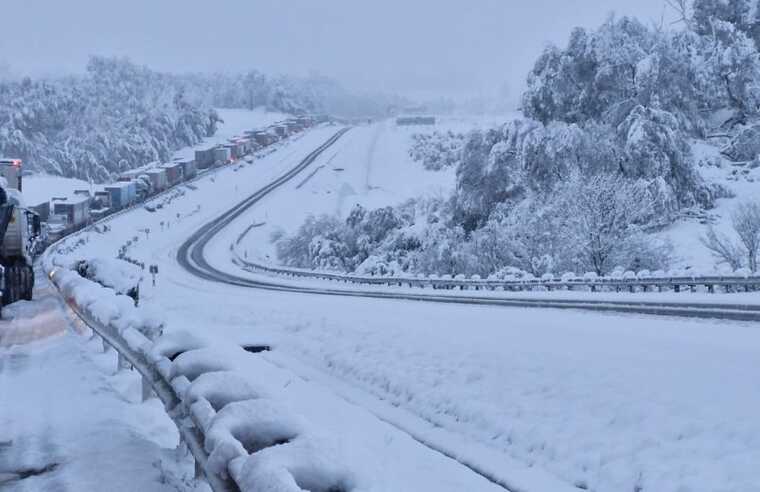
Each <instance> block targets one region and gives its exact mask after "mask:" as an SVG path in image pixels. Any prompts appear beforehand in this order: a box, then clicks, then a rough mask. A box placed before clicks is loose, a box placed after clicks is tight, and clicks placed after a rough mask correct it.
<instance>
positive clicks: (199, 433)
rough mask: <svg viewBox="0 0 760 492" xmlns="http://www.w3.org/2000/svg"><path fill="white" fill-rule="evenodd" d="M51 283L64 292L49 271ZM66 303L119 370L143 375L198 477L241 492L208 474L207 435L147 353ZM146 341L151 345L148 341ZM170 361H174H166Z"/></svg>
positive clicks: (146, 390)
mask: <svg viewBox="0 0 760 492" xmlns="http://www.w3.org/2000/svg"><path fill="white" fill-rule="evenodd" d="M48 275H49V277H50V280H51V282H52V283H53V285H55V287H56V289H58V290H59V292H60V285H59V284H58V283H57V282H56V271H55V270H53V271H51V272H48ZM64 300H65V301H66V304H67V305H68V306H69V307H70V308H71V310H72V311H73V312H74V314H76V316H77V317H78V318H79V319H80V320H82V322H83V323H85V324H86V325H87V326H88V327H89V328H90V329H91V330H92V331H93V333H95V334H97V335H98V336H99V337H100V338H101V339H102V340H103V347H104V349H105V348H107V347H111V348H113V349H114V350H115V351H116V353H117V354H118V361H117V370H119V369H124V368H125V367H132V368H134V369H135V370H136V371H137V372H139V373H140V376H141V379H142V398H143V401H145V400H146V399H148V398H150V397H151V395H152V394H155V395H156V396H157V397H158V398H159V399H160V400H161V402H162V403H163V405H164V409H165V410H166V413H167V415H169V417H170V418H171V419H172V421H173V422H174V424H175V426H176V427H177V430H178V431H179V434H180V438H181V440H182V442H183V443H185V445H186V446H187V448H188V450H189V451H190V452H191V454H192V455H193V459H194V460H195V470H196V478H200V477H203V478H204V479H205V480H206V481H207V482H208V484H209V486H210V487H211V489H212V490H213V491H214V492H239V490H240V489H239V488H238V486H237V484H236V483H235V482H234V481H232V480H230V479H224V478H222V477H220V476H218V475H215V474H212V473H208V472H207V467H206V465H207V463H208V459H209V455H208V453H207V452H206V450H205V449H204V440H205V437H204V434H203V430H202V429H200V428H199V427H198V426H197V425H196V423H195V421H194V420H193V419H192V418H191V416H190V415H189V413H188V412H187V408H186V407H185V406H184V405H182V398H181V396H180V395H179V394H178V393H177V391H176V390H175V389H174V387H173V386H172V384H171V382H170V381H168V380H167V378H165V377H164V375H163V374H162V373H161V372H160V371H159V370H157V368H156V366H155V364H153V363H151V362H150V361H149V360H148V359H147V357H146V355H145V354H144V353H141V352H139V351H136V350H134V349H133V348H132V347H130V345H129V344H128V343H127V342H126V340H124V338H123V337H122V336H121V335H119V333H118V332H117V330H116V329H115V328H114V327H112V326H109V325H105V324H103V323H101V322H99V321H98V320H97V319H96V317H95V316H93V314H92V313H91V312H90V311H89V310H88V309H87V308H82V307H81V306H79V305H78V304H77V303H76V301H75V300H74V299H71V298H64ZM145 341H146V342H150V341H149V340H148V339H147V338H146V340H145ZM166 361H167V362H170V361H169V360H168V359H166Z"/></svg>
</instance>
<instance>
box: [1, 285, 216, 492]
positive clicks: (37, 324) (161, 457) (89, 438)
mask: <svg viewBox="0 0 760 492" xmlns="http://www.w3.org/2000/svg"><path fill="white" fill-rule="evenodd" d="M37 283H38V284H39V285H38V288H37V292H35V294H36V295H35V298H36V300H34V301H32V302H24V303H18V304H16V305H13V306H10V307H9V308H8V311H9V312H8V314H9V315H10V314H13V315H16V318H15V319H14V320H11V321H10V322H8V321H3V322H2V324H0V326H1V327H0V330H2V331H0V334H2V336H3V339H2V346H1V347H0V490H1V491H3V492H6V491H8V492H10V491H19V492H25V491H29V492H32V491H55V492H59V491H60V492H65V491H71V492H83V491H95V490H109V491H122V492H128V491H134V490H140V491H145V492H149V491H150V492H164V491H170V490H171V491H178V490H182V491H190V490H206V486H205V485H203V484H196V483H195V482H194V480H192V477H193V473H194V469H193V463H192V459H191V458H189V457H188V456H186V455H184V454H182V453H178V452H177V451H176V447H177V442H178V434H177V431H176V429H175V427H174V424H173V423H172V421H171V420H170V419H169V418H168V417H167V416H166V415H165V413H164V410H163V407H162V406H161V403H160V401H158V400H157V399H152V400H149V401H147V402H145V403H141V398H140V397H141V393H140V389H141V388H140V380H139V378H138V377H137V376H136V374H135V373H134V372H130V371H121V372H119V373H117V374H114V372H115V367H116V355H115V352H114V351H113V350H111V351H109V352H107V353H103V351H102V345H101V343H100V342H99V341H98V340H96V339H90V338H88V337H87V336H86V335H87V332H86V330H85V329H84V328H83V327H82V326H80V325H78V324H76V323H73V324H72V322H73V321H74V320H73V319H72V318H71V317H70V315H69V313H68V312H67V310H66V309H65V308H64V306H63V303H62V301H61V300H60V299H58V298H55V297H54V296H53V293H52V292H53V287H52V286H51V285H50V284H49V282H47V280H46V279H45V278H39V277H38V281H37ZM3 325H5V326H3Z"/></svg>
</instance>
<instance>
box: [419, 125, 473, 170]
mask: <svg viewBox="0 0 760 492" xmlns="http://www.w3.org/2000/svg"><path fill="white" fill-rule="evenodd" d="M464 140H465V136H464V134H462V133H454V132H451V131H449V132H446V133H442V132H433V133H415V134H414V135H412V145H411V147H410V148H409V155H410V156H411V157H412V159H414V160H415V161H419V162H421V163H422V166H423V167H424V168H425V169H427V170H429V171H439V170H441V169H445V168H447V167H451V166H454V165H456V164H458V163H459V161H460V160H461V158H462V147H463V146H464Z"/></svg>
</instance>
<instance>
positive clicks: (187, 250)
mask: <svg viewBox="0 0 760 492" xmlns="http://www.w3.org/2000/svg"><path fill="white" fill-rule="evenodd" d="M349 130H350V128H344V129H341V130H339V131H338V132H336V133H335V135H333V136H332V137H330V138H329V139H328V140H327V141H326V142H324V143H323V144H322V145H320V146H319V147H317V148H316V149H315V150H314V151H312V152H311V153H310V154H309V155H307V156H306V157H305V158H304V159H303V160H301V161H300V162H299V163H298V164H297V165H296V166H295V167H293V168H292V169H290V170H289V171H288V172H286V173H285V174H283V175H282V176H280V177H279V178H277V179H275V180H274V181H272V182H271V183H269V184H267V185H266V186H264V187H263V188H261V189H259V190H257V191H256V192H254V193H253V194H251V195H250V196H248V197H247V198H246V199H244V200H243V201H241V202H240V203H238V204H237V205H235V206H234V207H233V208H231V209H230V210H228V211H227V212H225V213H223V214H222V215H220V216H219V217H217V218H215V219H214V220H212V221H210V222H208V223H206V224H204V225H203V226H201V227H200V228H199V229H198V230H197V231H196V232H195V233H194V234H192V235H191V236H190V237H189V238H188V239H187V240H186V241H185V242H184V243H183V244H182V245H181V246H180V247H179V249H178V251H177V261H178V262H179V264H180V265H181V266H182V267H183V268H184V269H185V270H187V271H188V272H190V273H192V274H193V275H195V276H197V277H200V278H203V279H206V280H210V281H214V282H220V283H224V284H229V285H237V286H240V287H247V288H255V289H266V290H276V291H285V292H294V293H302V294H303V293H305V294H316V295H331V296H345V297H369V298H380V299H399V300H407V301H424V302H438V303H453V304H471V305H491V306H505V307H523V308H553V309H576V310H577V309H580V310H590V311H598V312H617V313H632V314H643V315H657V316H674V317H685V318H704V319H724V320H734V321H756V322H757V321H760V305H752V304H724V303H696V302H691V303H681V302H649V301H611V300H598V299H597V300H595V299H583V300H571V299H552V298H538V297H535V298H524V297H520V298H518V297H508V296H503V297H489V296H478V295H477V294H472V295H455V294H434V293H421V294H415V293H408V292H393V291H376V290H375V291H373V290H366V289H361V288H351V289H349V288H346V289H338V288H330V287H313V286H307V285H294V284H292V283H287V282H285V281H280V280H278V279H273V280H268V281H264V280H257V279H254V278H248V277H243V276H238V275H234V274H231V273H228V272H224V271H221V270H219V269H217V268H215V267H213V266H212V265H210V264H209V262H208V261H207V260H206V258H205V254H204V253H205V248H206V246H207V244H208V243H209V242H210V241H211V240H212V239H213V238H214V237H215V236H216V235H217V234H218V233H219V232H220V231H222V230H223V229H224V228H226V227H227V226H228V225H229V224H230V223H231V222H232V221H234V220H235V219H237V218H238V217H240V216H241V215H242V214H244V213H246V212H247V211H248V210H249V209H250V208H251V207H253V206H254V205H256V204H257V203H258V202H259V201H260V200H262V199H263V198H265V197H266V196H267V195H268V194H270V193H272V192H274V191H275V190H277V189H278V188H279V187H281V186H282V185H284V184H286V183H287V182H289V181H290V180H292V179H293V178H295V177H296V176H298V175H299V174H300V173H301V172H302V171H304V170H305V169H306V168H307V167H309V165H311V164H312V163H313V162H314V161H315V160H316V159H317V158H318V157H319V156H320V155H321V154H322V153H323V152H325V151H326V150H327V149H328V148H330V147H331V146H332V145H333V144H335V142H337V141H338V140H339V139H340V138H341V137H342V136H343V135H344V134H345V133H346V132H348V131H349Z"/></svg>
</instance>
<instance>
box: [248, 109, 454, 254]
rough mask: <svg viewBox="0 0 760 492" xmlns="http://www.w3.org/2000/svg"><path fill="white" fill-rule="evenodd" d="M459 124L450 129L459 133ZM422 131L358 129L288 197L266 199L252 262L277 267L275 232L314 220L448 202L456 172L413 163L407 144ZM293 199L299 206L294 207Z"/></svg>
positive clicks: (257, 219) (251, 242) (387, 126)
mask: <svg viewBox="0 0 760 492" xmlns="http://www.w3.org/2000/svg"><path fill="white" fill-rule="evenodd" d="M459 125H461V122H458V121H457V122H456V123H452V124H451V125H449V126H450V127H457V126H459ZM419 131H420V127H417V126H410V127H398V126H396V125H395V123H394V122H393V121H391V120H385V121H381V122H378V123H375V124H372V125H366V126H358V127H355V128H353V129H351V131H349V132H348V133H347V134H346V135H345V136H344V137H343V138H341V140H339V141H338V142H337V143H336V144H335V145H334V146H333V147H331V148H330V149H329V150H328V151H327V152H325V153H324V154H323V155H322V156H320V157H319V158H318V159H317V161H316V162H315V163H314V165H313V166H311V168H310V169H309V170H307V172H305V173H304V174H303V176H299V177H298V178H296V179H294V180H293V181H291V182H290V183H288V184H286V185H285V189H286V190H287V191H283V192H282V193H278V194H276V195H272V196H271V197H268V198H267V199H266V200H265V201H264V202H263V203H262V205H261V206H260V207H258V208H257V211H256V214H255V215H254V216H253V217H252V221H251V223H257V224H261V223H263V224H261V225H260V226H258V227H255V228H253V229H251V231H250V233H249V234H248V235H247V236H246V238H245V240H244V242H243V244H242V248H244V249H247V250H249V252H250V253H251V256H250V259H254V258H258V259H263V260H266V261H269V262H276V255H275V254H274V247H273V245H272V243H271V242H270V240H269V238H270V236H271V234H272V233H273V232H274V231H278V230H281V231H284V232H285V233H287V234H292V233H294V232H295V231H296V230H297V229H298V227H299V226H300V225H301V224H302V223H303V222H304V220H305V219H306V217H307V216H308V215H310V214H314V215H319V214H330V215H332V214H337V215H338V216H340V217H346V216H347V215H348V213H349V212H350V211H351V209H352V208H353V207H354V205H356V204H360V205H362V206H364V207H366V208H370V209H372V208H377V207H383V206H387V205H396V204H399V203H401V202H403V201H405V200H408V199H410V198H415V197H423V196H442V197H443V196H446V195H448V193H449V192H450V190H451V189H452V188H453V186H454V169H448V170H446V171H441V172H437V173H431V172H429V171H425V170H424V169H423V168H422V166H421V165H419V163H416V162H414V161H412V159H411V157H409V152H408V148H409V143H410V142H411V136H412V134H413V133H416V132H419ZM293 193H295V194H297V195H298V197H299V198H298V204H297V206H293V205H294V204H293V203H292V202H291V199H292V196H293Z"/></svg>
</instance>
